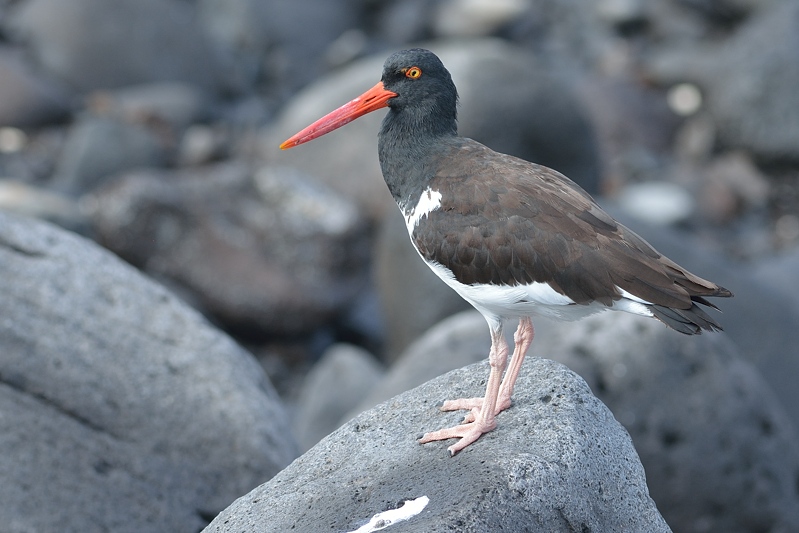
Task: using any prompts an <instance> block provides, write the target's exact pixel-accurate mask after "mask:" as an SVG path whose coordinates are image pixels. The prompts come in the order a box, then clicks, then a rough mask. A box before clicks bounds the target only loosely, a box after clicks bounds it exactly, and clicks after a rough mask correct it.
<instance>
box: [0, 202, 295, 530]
mask: <svg viewBox="0 0 799 533" xmlns="http://www.w3.org/2000/svg"><path fill="white" fill-rule="evenodd" d="M0 285H2V292H3V295H4V296H3V298H2V299H1V300H0V316H2V319H0V352H2V354H3V357H2V358H0V412H2V413H3V416H2V417H0V472H2V474H1V476H0V477H2V483H0V500H2V502H3V505H2V506H0V524H3V525H2V526H1V528H2V529H3V530H5V531H41V532H45V531H116V532H123V533H124V532H133V531H137V532H141V531H175V532H191V531H198V530H199V529H201V528H202V527H203V526H204V525H205V524H206V523H207V521H208V519H209V517H212V516H214V515H215V514H216V513H217V512H219V510H220V509H222V508H224V507H225V506H226V505H228V504H229V503H230V502H231V501H232V500H233V499H234V498H235V497H236V496H237V495H241V494H243V493H244V492H246V491H248V490H250V489H251V488H252V487H254V486H256V485H257V484H259V483H263V482H264V481H265V480H267V479H269V478H270V477H272V476H273V475H274V474H275V473H276V472H277V471H279V470H280V469H281V468H283V467H284V466H285V465H286V464H287V463H288V462H289V461H291V459H292V458H293V457H294V456H295V453H296V445H295V443H294V442H293V440H292V438H291V436H290V433H289V428H288V421H287V418H286V415H285V412H284V411H283V408H282V406H281V405H280V402H279V400H278V398H277V395H276V394H275V392H274V391H273V389H272V387H271V385H270V383H269V381H268V380H267V378H266V376H265V375H264V373H263V372H262V371H261V369H260V368H259V367H258V364H257V363H256V362H255V360H254V359H253V358H252V356H250V355H249V354H247V353H246V352H244V350H242V349H241V348H239V347H238V346H237V345H236V344H235V343H234V342H232V341H231V340H230V338H228V337H227V336H225V335H224V334H222V333H220V332H219V331H218V330H216V329H214V328H212V327H211V326H209V324H208V323H207V322H206V321H205V320H204V319H202V318H201V317H200V316H199V315H198V314H197V313H196V312H195V311H193V310H191V309H189V308H187V307H186V306H185V305H184V304H182V303H181V302H180V301H178V300H177V299H176V298H175V297H174V296H172V295H171V294H170V293H169V292H167V291H166V290H164V289H163V288H162V287H160V286H158V285H156V284H154V283H152V282H151V281H149V280H147V279H145V278H144V277H142V276H141V275H140V274H139V273H137V272H136V271H135V270H134V269H133V268H131V267H129V266H127V265H125V264H124V263H122V262H121V261H119V260H118V259H116V258H115V257H113V256H112V255H111V254H109V253H107V252H105V251H103V250H101V249H100V248H98V247H97V246H96V245H95V244H93V243H91V242H88V241H86V240H84V239H82V238H79V237H77V236H75V235H73V234H70V233H67V232H64V231H62V230H59V229H56V228H54V227H52V226H50V225H48V224H45V223H42V222H37V221H34V220H32V219H26V218H21V217H19V218H18V217H16V216H11V215H8V214H3V213H0Z"/></svg>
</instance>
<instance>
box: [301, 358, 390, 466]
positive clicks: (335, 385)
mask: <svg viewBox="0 0 799 533" xmlns="http://www.w3.org/2000/svg"><path fill="white" fill-rule="evenodd" d="M382 376H383V368H382V367H381V366H380V364H379V363H378V362H377V361H376V360H375V358H374V357H373V356H372V355H371V354H370V353H368V352H366V351H365V350H362V349H361V348H358V347H357V346H353V345H350V344H334V345H333V346H331V347H330V348H328V349H327V350H326V351H325V353H324V354H323V355H322V358H321V359H320V360H319V361H318V362H317V363H316V364H315V365H314V366H313V367H312V368H311V371H310V372H309V373H308V375H307V376H306V377H305V383H304V384H303V387H302V390H301V391H300V401H299V404H298V405H297V413H296V415H295V416H294V428H295V429H294V434H295V435H296V436H297V441H298V442H299V443H300V447H301V448H302V450H303V451H305V450H308V449H309V448H310V447H311V446H313V445H314V444H316V443H317V442H319V441H320V440H321V439H322V438H323V437H325V436H326V435H328V434H330V433H332V432H333V430H335V429H336V428H338V427H339V426H340V425H341V424H340V422H339V421H342V422H343V420H342V417H343V416H344V415H346V414H347V413H348V412H349V411H350V410H352V408H353V407H355V406H356V405H357V404H358V402H360V401H361V400H362V399H363V397H364V396H365V395H366V394H368V392H369V391H370V390H371V389H372V388H373V387H374V386H375V385H376V384H377V383H378V382H379V381H380V378H382Z"/></svg>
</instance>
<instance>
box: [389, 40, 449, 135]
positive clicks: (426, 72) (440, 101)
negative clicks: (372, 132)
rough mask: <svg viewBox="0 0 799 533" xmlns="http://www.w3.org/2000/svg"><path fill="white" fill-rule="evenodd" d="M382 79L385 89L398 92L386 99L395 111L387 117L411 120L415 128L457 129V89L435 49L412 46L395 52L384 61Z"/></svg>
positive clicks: (443, 131) (447, 130) (417, 129)
mask: <svg viewBox="0 0 799 533" xmlns="http://www.w3.org/2000/svg"><path fill="white" fill-rule="evenodd" d="M382 82H383V86H384V87H385V88H386V90H389V91H392V92H394V93H396V94H397V96H395V97H394V98H391V99H390V100H388V102H387V103H388V107H389V108H390V109H391V110H392V112H393V113H389V115H387V116H386V120H387V121H391V120H393V119H400V120H403V121H408V122H410V123H412V124H413V129H414V130H415V131H416V132H420V130H419V128H420V127H422V126H424V129H428V128H433V129H434V130H441V132H442V133H453V134H454V133H455V132H456V130H457V125H456V118H457V103H458V91H457V89H456V88H455V84H454V83H453V82H452V77H451V76H450V74H449V71H448V70H447V69H446V67H444V64H443V63H442V62H441V60H440V59H439V58H438V56H436V55H435V54H434V53H433V52H431V51H429V50H425V49H423V48H413V49H411V50H403V51H401V52H397V53H395V54H392V55H391V56H389V58H388V59H386V62H385V63H384V65H383V77H382ZM392 114H395V115H398V116H396V117H391V115H392Z"/></svg>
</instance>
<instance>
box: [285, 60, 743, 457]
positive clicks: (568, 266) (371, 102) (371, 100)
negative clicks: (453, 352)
mask: <svg viewBox="0 0 799 533" xmlns="http://www.w3.org/2000/svg"><path fill="white" fill-rule="evenodd" d="M457 107H458V93H457V89H456V87H455V84H454V82H453V81H452V77H451V75H450V73H449V71H448V70H447V69H446V67H445V66H444V64H443V63H442V62H441V60H440V59H439V58H438V57H437V56H436V55H435V54H434V53H433V52H431V51H429V50H425V49H422V48H413V49H409V50H403V51H400V52H396V53H394V54H392V55H391V56H389V57H388V59H386V61H385V63H384V65H383V72H382V77H381V79H380V81H379V82H378V83H377V84H376V85H375V86H374V87H372V88H371V89H369V90H367V91H366V92H365V93H363V94H362V95H361V96H359V97H357V98H355V99H353V100H352V101H350V102H348V103H346V104H344V105H343V106H341V107H339V108H338V109H336V110H334V111H332V112H331V113H329V114H327V115H325V116H324V117H322V118H321V119H319V120H317V121H316V122H314V123H313V124H311V125H310V126H308V127H307V128H305V129H303V130H302V131H300V132H298V133H297V134H295V135H294V136H292V137H290V138H289V139H288V140H286V141H285V142H283V143H282V144H281V145H280V148H281V149H284V150H285V149H288V148H293V147H295V146H298V145H300V144H303V143H306V142H308V141H311V140H313V139H316V138H318V137H320V136H322V135H325V134H327V133H330V132H331V131H333V130H335V129H337V128H340V127H341V126H344V125H345V124H347V123H349V122H351V121H353V120H355V119H357V118H359V117H361V116H363V115H365V114H367V113H371V112H373V111H376V110H378V109H383V108H388V112H387V113H386V115H385V117H384V119H383V122H382V125H381V128H380V131H379V133H378V156H379V160H380V167H381V170H382V173H383V178H384V179H385V182H386V185H387V186H388V189H389V191H390V192H391V194H392V196H393V197H394V200H395V201H396V203H397V206H398V207H399V209H400V211H401V213H402V215H403V217H404V219H405V224H406V226H407V229H408V234H409V236H410V239H411V242H412V243H413V246H414V248H415V249H416V251H417V252H418V254H419V255H420V256H421V258H422V260H424V262H425V263H426V264H427V266H428V267H430V269H431V270H432V271H433V272H434V273H435V274H436V275H437V276H438V277H439V278H441V280H443V281H444V283H446V284H447V285H448V286H449V287H451V288H452V289H454V290H455V291H456V292H457V293H458V294H459V295H460V296H461V297H462V298H463V299H464V300H466V301H467V302H468V303H470V304H471V305H472V306H473V307H474V308H475V309H477V311H479V312H480V313H481V314H482V315H483V317H484V318H485V320H486V322H487V323H488V327H489V332H490V336H491V348H490V351H489V355H488V360H489V366H490V371H489V376H488V381H487V383H486V390H485V394H484V395H483V396H482V397H477V398H461V399H456V400H447V401H445V402H444V403H443V405H442V406H441V410H442V411H456V410H465V411H466V415H465V418H464V420H463V422H462V423H461V424H459V425H456V426H454V427H450V428H446V429H441V430H438V431H433V432H429V433H426V434H424V435H423V436H422V437H421V438H420V439H419V442H420V443H423V444H424V443H429V442H434V441H441V440H449V439H458V440H457V441H456V442H455V443H454V444H452V445H451V446H449V448H448V450H449V453H450V455H451V456H454V455H455V454H456V453H458V452H459V451H461V450H463V449H464V448H466V447H467V446H469V445H470V444H472V443H474V442H475V441H476V440H477V439H479V438H480V436H481V435H483V434H485V433H487V432H489V431H492V430H494V429H495V428H496V427H497V420H496V418H497V415H498V414H499V413H500V412H502V411H503V410H505V409H508V408H509V407H510V406H511V404H512V395H513V388H514V385H515V383H516V380H517V378H518V376H519V372H520V370H521V366H522V362H523V360H524V357H525V355H526V353H527V351H528V349H529V348H530V345H531V344H532V342H533V337H534V335H535V330H534V327H533V323H532V317H535V316H546V317H552V318H555V319H561V320H567V321H571V320H578V319H581V318H583V317H586V316H589V315H592V314H594V313H599V312H602V311H607V310H612V311H625V312H628V313H633V314H636V315H642V316H645V317H652V318H655V319H657V320H660V321H661V322H663V323H664V324H665V325H666V326H668V327H669V328H671V329H674V330H676V331H678V332H680V333H683V334H686V335H695V334H699V333H701V332H702V331H720V330H722V327H721V326H720V325H719V323H718V322H717V321H716V320H715V319H714V318H713V317H711V316H710V315H709V314H708V313H707V312H705V310H704V309H703V307H700V306H705V307H708V308H713V309H715V310H718V307H717V306H716V305H714V304H713V303H711V302H710V301H708V300H707V298H709V297H722V298H725V297H730V296H732V293H731V292H730V291H729V290H727V289H725V288H724V287H721V286H720V285H717V284H715V283H713V282H710V281H708V280H705V279H702V278H700V277H699V276H696V275H694V274H692V273H690V272H689V271H688V270H686V269H684V268H683V267H681V266H679V265H678V264H677V263H675V262H674V261H672V260H670V259H668V258H667V257H665V256H663V255H662V254H660V253H659V252H657V251H656V250H655V249H654V248H653V247H652V246H651V245H650V244H649V243H647V242H646V241H645V240H644V239H643V238H641V237H639V236H638V235H637V234H636V233H634V232H633V231H632V230H630V229H628V228H627V227H625V226H624V225H622V224H621V223H619V222H617V221H616V220H615V219H614V218H613V217H611V216H610V215H609V214H607V213H606V212H605V211H604V210H603V209H602V208H601V207H600V206H599V205H598V204H597V203H596V201H595V200H594V199H593V198H592V197H591V196H590V195H589V194H588V193H587V192H586V191H585V190H583V189H582V188H581V187H580V186H579V185H578V184H576V183H575V182H573V181H572V180H570V179H569V178H567V177H566V176H564V175H563V174H561V173H559V172H557V171H555V170H553V169H550V168H547V167H545V166H542V165H538V164H535V163H531V162H528V161H525V160H523V159H519V158H516V157H513V156H510V155H506V154H502V153H498V152H495V151H493V150H491V149H490V148H488V147H487V146H484V145H483V144H481V143H479V142H477V141H474V140H472V139H469V138H466V137H461V136H459V135H458V128H457ZM515 320H518V326H517V328H516V332H515V334H514V336H513V339H514V350H513V354H512V356H511V357H510V362H508V360H509V357H508V355H509V352H510V349H509V346H508V343H507V341H506V339H505V336H504V331H503V330H504V325H505V323H506V322H508V321H515Z"/></svg>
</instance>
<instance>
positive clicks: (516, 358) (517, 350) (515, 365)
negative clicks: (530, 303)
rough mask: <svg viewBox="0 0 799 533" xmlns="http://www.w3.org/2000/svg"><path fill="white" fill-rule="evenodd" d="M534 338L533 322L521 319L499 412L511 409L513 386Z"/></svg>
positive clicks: (498, 404)
mask: <svg viewBox="0 0 799 533" xmlns="http://www.w3.org/2000/svg"><path fill="white" fill-rule="evenodd" d="M533 337H535V328H533V321H532V320H530V317H527V316H526V317H523V318H521V319H520V320H519V327H518V328H516V333H515V334H514V335H513V344H514V346H513V359H511V361H510V367H509V368H508V371H507V372H506V373H505V377H504V378H503V380H502V388H501V389H500V390H499V399H498V400H497V409H498V410H499V411H502V410H504V409H507V408H508V407H510V398H511V396H512V395H513V386H514V385H516V378H518V377H519V372H520V371H521V369H522V363H523V362H524V356H525V355H527V350H529V349H530V345H531V344H532V343H533ZM499 411H497V412H499Z"/></svg>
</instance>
